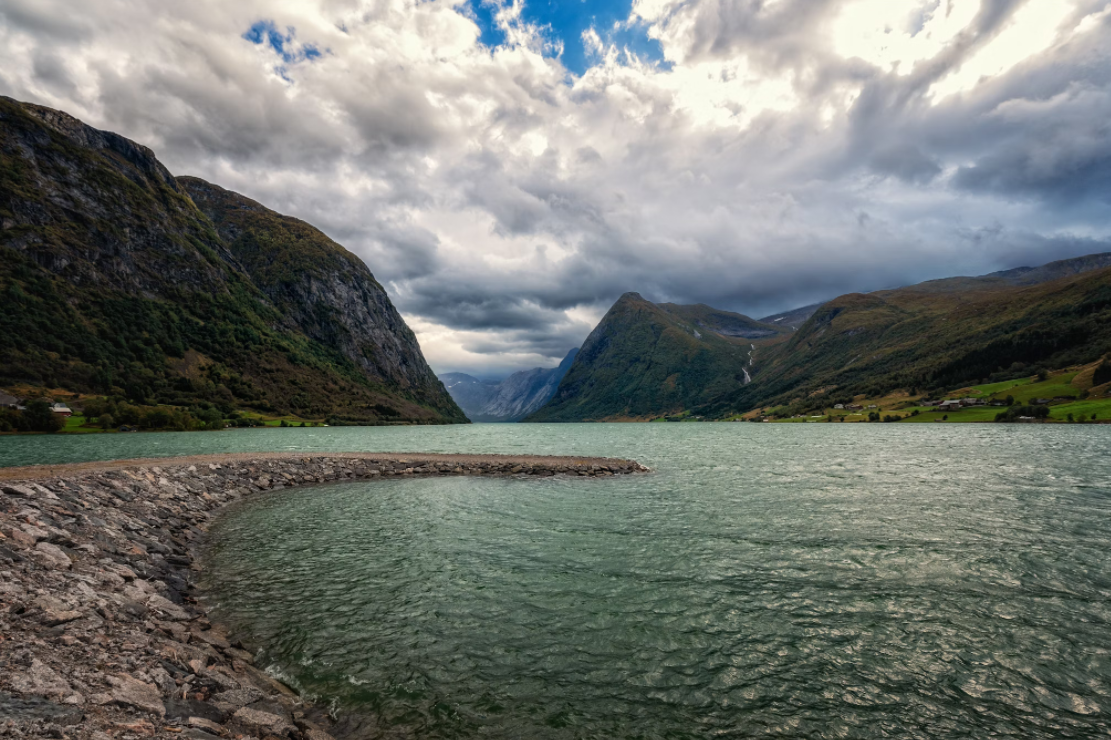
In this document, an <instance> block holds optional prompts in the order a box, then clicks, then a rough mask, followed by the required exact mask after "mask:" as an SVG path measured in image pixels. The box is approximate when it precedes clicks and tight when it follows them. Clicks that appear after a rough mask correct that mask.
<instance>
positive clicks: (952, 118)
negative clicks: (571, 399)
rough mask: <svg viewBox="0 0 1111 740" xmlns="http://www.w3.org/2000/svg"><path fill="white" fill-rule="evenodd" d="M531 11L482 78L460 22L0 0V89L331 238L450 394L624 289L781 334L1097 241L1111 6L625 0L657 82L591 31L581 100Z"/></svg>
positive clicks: (554, 337) (398, 8)
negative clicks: (658, 51) (275, 40)
mask: <svg viewBox="0 0 1111 740" xmlns="http://www.w3.org/2000/svg"><path fill="white" fill-rule="evenodd" d="M522 1H523V0H513V2H512V3H507V4H505V5H504V6H503V7H502V9H501V10H500V11H499V12H498V13H497V18H498V23H499V24H500V27H501V28H502V30H503V31H504V32H505V34H506V36H507V39H508V43H507V44H506V45H505V46H501V47H498V48H496V49H492V50H491V49H489V48H486V47H484V46H483V45H481V44H480V43H479V38H480V33H479V29H478V27H477V26H476V24H475V22H474V21H473V20H472V19H471V18H469V17H468V16H467V14H466V12H464V11H465V8H464V6H462V5H460V4H458V3H456V2H451V1H446V0H430V1H427V2H416V1H415V0H409V1H406V0H376V1H375V2H359V1H357V0H301V1H299V2H294V1H293V0H285V1H284V2H278V3H275V2H263V1H262V0H242V1H241V2H236V3H226V2H224V3H221V2H215V0H197V1H196V2H192V3H178V4H167V3H165V2H162V1H161V0H86V1H85V2H83V3H80V4H74V3H68V2H62V1H61V0H4V2H3V3H0V93H3V94H7V95H10V96H12V97H15V98H18V99H23V100H31V101H34V102H39V103H43V104H46V105H51V106H54V107H58V108H62V109H64V110H67V111H69V112H71V113H73V114H74V115H77V116H78V117H80V118H83V119H85V120H87V121H88V122H89V123H91V124H93V125H96V126H100V127H104V128H109V129H112V130H116V131H119V132H120V133H123V134H125V135H127V136H130V137H132V138H134V139H136V140H138V141H140V142H142V143H145V144H147V145H149V146H151V147H152V148H153V149H155V151H156V152H157V153H158V154H159V156H160V157H161V158H162V159H163V161H164V162H165V163H166V164H167V166H169V167H170V169H171V170H172V171H174V172H175V173H179V174H195V175H199V176H201V177H205V178H208V179H211V180H213V181H214V182H217V183H219V184H221V185H223V186H225V187H229V188H232V189H234V190H238V191H240V192H243V193H245V194H247V195H249V196H251V197H253V198H256V199H258V200H260V201H262V202H263V203H265V204H267V205H269V206H271V207H273V208H275V209H277V210H280V211H283V212H286V213H291V214H293V215H296V216H298V217H300V218H303V219H305V220H307V221H309V222H310V223H313V224H314V225H316V226H318V227H320V228H322V229H323V230H325V231H326V232H327V233H328V234H329V235H331V236H332V237H333V238H335V239H337V241H339V242H341V243H342V244H344V245H345V246H347V247H348V248H349V249H351V250H352V251H355V252H356V253H358V254H360V255H361V256H362V257H364V259H366V260H367V262H368V264H369V265H370V267H371V269H372V270H373V271H374V273H375V275H376V276H377V277H378V278H379V280H381V281H382V282H383V283H384V284H385V285H386V286H387V289H388V290H389V291H390V294H391V296H392V297H393V298H394V300H395V302H396V303H397V304H398V306H399V308H400V309H401V310H402V311H403V313H404V314H405V315H406V317H407V319H408V320H409V321H410V323H411V325H412V326H413V327H414V330H415V331H417V332H418V336H419V337H420V339H421V342H422V346H423V347H424V350H425V352H426V354H427V355H428V357H429V359H430V360H431V361H432V363H433V365H434V367H436V368H437V369H438V370H449V369H465V370H478V369H481V368H482V367H484V366H485V367H497V368H502V369H506V370H508V369H513V368H516V367H529V366H533V365H538V364H548V365H551V364H554V363H555V362H556V361H557V360H558V359H559V358H561V357H562V355H563V354H564V353H565V352H566V351H567V350H568V349H569V348H570V347H572V346H574V345H575V344H577V343H578V342H581V340H582V339H583V338H584V337H585V336H586V334H587V333H588V332H589V330H590V328H591V326H592V325H593V323H594V322H595V321H596V320H597V318H598V317H600V316H601V314H602V313H603V312H604V311H605V309H606V308H607V307H608V306H609V305H610V303H611V302H612V301H613V300H614V299H615V298H616V297H617V295H619V294H620V293H621V292H624V291H627V290H636V291H639V292H641V293H643V294H644V295H645V296H647V297H649V298H654V299H658V300H676V301H681V302H693V301H704V302H707V303H710V304H711V305H719V306H722V307H725V308H734V309H739V310H744V311H749V312H752V313H754V314H760V313H762V312H769V313H770V312H771V311H773V310H776V309H781V308H788V307H790V306H791V304H792V303H795V304H801V303H806V302H810V301H812V300H814V299H818V298H823V297H827V296H830V295H834V294H836V293H839V292H845V291H848V290H864V289H872V288H880V287H887V286H890V285H893V284H898V283H899V282H907V281H911V280H917V279H923V278H928V277H938V276H943V275H946V274H951V273H954V272H975V271H981V272H983V271H988V270H991V269H996V268H999V267H1007V266H1012V265H1013V264H1014V262H1015V261H1016V260H1018V261H1024V260H1032V259H1038V258H1043V257H1044V258H1046V259H1051V258H1055V257H1059V256H1066V255H1067V254H1073V253H1077V252H1080V251H1084V250H1085V249H1088V250H1089V251H1091V249H1090V248H1091V247H1092V245H1093V244H1096V245H1097V246H1098V244H1099V242H1098V240H1100V239H1106V238H1108V236H1109V232H1111V215H1109V209H1108V208H1107V203H1108V201H1109V200H1111V179H1109V178H1108V176H1106V175H1104V174H1103V173H1105V172H1107V171H1109V168H1108V166H1107V164H1106V163H1111V134H1109V133H1108V132H1107V131H1106V130H1105V127H1102V128H1101V125H1100V123H1099V122H1101V121H1105V120H1107V117H1108V115H1111V89H1109V88H1111V61H1109V57H1108V54H1109V52H1108V49H1109V48H1111V44H1108V40H1109V36H1111V32H1109V30H1108V28H1109V20H1108V3H1107V2H1096V1H1095V0H1070V1H1068V2H1066V0H1061V2H1045V1H1044V0H1023V1H1022V2H987V1H986V0H985V2H982V3H981V2H976V1H975V0H930V1H927V0H884V2H877V1H876V0H846V1H845V2H834V1H833V0H778V1H777V2H768V1H767V0H764V1H762V2H761V1H760V0H741V1H739V2H726V0H683V1H682V2H680V0H636V2H635V3H634V6H633V13H632V16H631V17H630V19H629V22H628V23H626V24H625V26H626V27H631V25H632V24H633V23H636V24H645V26H646V28H647V33H648V34H649V35H650V36H651V37H652V38H654V39H656V40H657V41H658V42H659V43H660V47H661V48H662V50H663V55H664V57H665V59H666V60H667V61H668V62H669V63H670V64H663V65H657V64H654V63H651V62H649V61H648V60H645V59H638V58H637V57H636V56H635V55H630V54H628V53H626V50H625V49H624V48H623V47H621V48H619V47H618V46H615V45H613V44H610V43H608V42H607V41H605V40H604V39H603V38H602V37H601V36H600V35H599V34H598V33H596V32H593V30H591V31H588V32H587V33H586V34H585V36H584V38H585V39H586V40H587V42H588V43H587V47H588V51H589V53H590V55H591V59H592V60H593V62H594V63H595V66H593V67H591V68H590V69H588V70H587V72H586V73H585V74H583V75H582V76H581V77H573V76H571V75H569V74H568V72H567V71H566V70H565V69H564V68H563V67H562V66H561V65H560V63H559V61H558V48H554V47H553V43H556V42H557V41H558V40H553V38H552V37H551V35H550V33H549V32H547V31H545V30H543V29H538V28H536V27H533V26H530V25H528V24H527V23H524V22H523V21H522V8H523V7H524V6H523V5H522V4H521V3H522ZM524 1H527V0H524ZM260 20H270V21H272V22H273V23H274V24H275V26H276V27H277V28H279V29H286V28H288V27H293V28H294V29H295V40H296V43H298V44H302V45H304V44H311V45H314V46H315V47H316V48H318V49H320V50H322V51H323V50H326V52H327V53H324V54H322V56H321V57H320V58H318V59H316V60H314V61H313V60H306V61H294V62H289V63H286V62H283V61H282V60H281V59H280V58H279V57H278V55H277V54H276V53H275V52H274V50H273V49H270V48H268V47H266V46H262V45H256V44H252V43H250V42H249V41H247V40H245V39H244V38H242V36H243V34H244V33H245V32H246V31H247V29H248V28H250V27H251V25H252V24H254V23H256V22H258V21H260ZM556 46H558V44H556ZM283 67H284V69H282V68H283ZM955 93H959V94H955ZM1065 193H1067V198H1066V199H1065V200H1062V194H1065ZM1077 235H1079V236H1083V237H1085V238H1087V239H1089V241H1083V240H1079V239H1077V238H1075V237H1076V236H1077ZM545 359H546V360H547V361H546V362H545V361H544V360H545Z"/></svg>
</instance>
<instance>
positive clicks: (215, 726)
mask: <svg viewBox="0 0 1111 740" xmlns="http://www.w3.org/2000/svg"><path fill="white" fill-rule="evenodd" d="M185 724H186V725H188V726H189V727H195V728H197V729H199V730H205V731H206V732H211V733H212V734H214V735H223V734H224V733H225V732H226V730H224V728H223V727H222V726H221V725H220V724H219V723H218V722H213V721H212V720H210V719H205V718H204V717H189V718H188V719H186V720H185Z"/></svg>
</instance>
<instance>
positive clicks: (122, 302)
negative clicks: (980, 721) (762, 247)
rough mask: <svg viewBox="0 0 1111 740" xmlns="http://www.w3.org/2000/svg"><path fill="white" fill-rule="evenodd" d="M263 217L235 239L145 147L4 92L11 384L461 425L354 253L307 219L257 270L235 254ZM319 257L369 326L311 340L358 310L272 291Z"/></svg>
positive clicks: (3, 365) (153, 400) (271, 235)
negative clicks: (329, 259) (328, 257)
mask: <svg viewBox="0 0 1111 740" xmlns="http://www.w3.org/2000/svg"><path fill="white" fill-rule="evenodd" d="M191 182H193V183H199V182H200V181H191ZM223 192H225V193H226V191H223ZM230 195H234V194H230ZM244 200H246V199H244ZM255 205H256V206H257V204H255ZM258 208H259V210H258V211H257V212H256V214H255V215H256V218H257V221H256V222H254V223H247V222H243V223H240V224H238V226H237V228H238V232H239V239H238V240H232V241H230V242H229V241H228V240H227V239H226V238H225V236H223V235H221V233H220V231H219V225H218V224H214V223H213V221H212V220H211V219H210V218H209V217H208V216H207V215H206V214H205V213H203V212H202V211H201V210H200V209H199V208H198V207H197V205H196V204H195V203H194V200H193V199H192V198H191V196H190V193H189V191H188V190H187V188H186V187H184V186H183V184H182V182H179V181H178V180H177V179H175V178H174V177H173V176H172V175H171V174H170V173H169V172H168V171H167V170H166V169H165V168H164V167H163V166H162V165H161V164H160V163H159V162H158V161H157V159H155V157H154V155H153V153H151V152H150V150H148V149H146V148H145V147H142V146H140V145H138V144H135V143H134V142H131V141H129V140H127V139H124V138H123V137H120V136H117V135H115V134H111V133H108V132H103V131H97V130H96V129H92V128H90V127H88V126H85V124H83V123H81V122H80V121H77V120H76V119H73V118H72V117H70V116H68V115H66V114H64V113H61V112H59V111H53V110H50V109H47V108H42V107H39V106H32V105H27V104H22V103H19V102H16V101H13V100H10V99H8V98H0V224H2V227H3V228H2V229H0V254H2V255H3V259H0V296H3V304H4V310H3V311H0V388H16V387H19V388H22V389H26V388H28V387H30V388H32V389H33V388H41V389H44V390H47V389H61V390H65V391H67V392H74V393H86V394H87V393H100V394H105V395H112V396H119V397H120V398H121V399H126V400H127V401H129V402H131V403H134V404H144V405H154V404H170V405H180V406H193V405H198V404H201V405H205V406H206V407H208V406H211V405H216V406H219V407H222V408H224V409H227V410H230V409H232V408H244V409H255V410H259V411H266V412H269V413H276V414H296V415H298V416H301V417H305V418H318V417H325V416H337V417H341V418H349V419H353V420H360V421H363V422H367V423H376V422H382V421H403V420H404V421H413V422H430V423H440V422H455V421H465V417H463V415H462V412H461V411H459V409H458V407H457V406H456V405H455V403H454V402H453V401H451V399H450V397H448V396H447V393H446V391H444V389H443V386H442V384H440V383H439V381H438V380H436V378H435V376H434V375H433V374H432V372H431V370H430V369H429V368H428V366H427V364H426V363H425V361H424V358H423V356H422V355H421V354H420V349H419V347H418V346H417V345H416V341H415V338H414V337H413V336H412V332H410V331H409V330H408V327H405V325H404V322H403V321H401V319H400V317H399V316H397V314H396V311H395V310H394V309H393V306H392V305H391V304H390V303H389V299H388V297H386V295H385V292H384V291H383V290H382V289H381V286H380V285H378V284H377V282H375V281H374V280H373V277H372V276H371V275H370V273H369V271H368V270H367V269H366V267H365V265H362V263H361V262H359V261H358V260H357V259H356V258H354V257H352V256H350V255H347V253H346V252H345V251H343V250H342V248H341V247H339V246H338V245H334V243H332V242H331V241H330V240H328V239H327V237H324V235H323V234H320V232H318V231H316V230H315V229H312V227H309V226H308V225H305V224H303V225H302V226H303V229H301V232H300V240H299V241H296V242H293V243H289V244H285V245H283V247H282V248H281V249H274V250H271V251H270V252H269V253H268V254H267V255H266V258H265V259H264V260H260V261H257V262H252V261H251V260H249V259H247V254H246V250H245V249H242V248H241V247H242V244H244V243H249V242H255V243H259V244H265V243H273V242H274V240H275V229H274V228H273V225H274V224H275V223H281V219H283V218H284V217H281V216H279V215H278V214H274V213H273V212H271V211H267V210H266V209H263V208H262V207H261V206H258ZM297 223H298V224H300V222H297ZM310 231H311V234H310V233H309V232H310ZM322 245H323V246H322ZM324 248H327V249H328V250H330V251H331V253H332V255H333V257H334V259H335V260H336V263H335V264H334V266H333V267H332V268H330V269H329V278H330V279H331V281H332V283H331V285H332V287H334V286H335V285H341V286H342V287H345V288H347V289H348V290H347V292H346V293H345V297H346V298H348V299H350V300H352V301H355V302H359V301H364V302H366V301H371V302H373V303H374V306H373V307H372V308H369V309H367V310H366V311H364V313H365V314H366V316H367V320H366V322H365V323H364V324H361V325H349V324H344V323H343V322H334V321H333V323H332V325H331V327H330V330H329V331H317V330H318V329H319V328H320V327H321V326H326V325H327V324H328V320H329V317H335V316H336V315H337V314H340V313H343V312H346V311H348V310H349V308H350V306H348V305H342V304H337V303H336V302H335V298H336V295H337V293H336V292H335V291H333V292H332V293H328V292H323V293H317V294H316V295H315V296H312V297H306V295H305V294H298V293H296V292H290V293H289V294H288V295H287V296H286V297H287V298H288V300H275V299H274V298H272V297H271V294H268V292H267V290H268V288H269V287H270V286H271V285H272V284H273V282H274V281H275V280H276V278H274V277H273V276H274V275H281V274H296V273H301V272H303V271H304V267H305V265H306V264H308V263H313V264H318V263H319V251H320V250H321V249H324ZM341 253H342V254H341ZM342 255H347V256H346V257H343V256H342ZM262 263H265V269H261V267H262ZM340 292H342V291H340ZM306 317H325V318H323V319H320V320H318V321H315V322H313V321H309V320H306ZM352 346H354V347H356V350H355V351H352V349H351V348H352ZM376 352H377V353H378V354H377V355H375V353H376ZM399 368H400V369H399Z"/></svg>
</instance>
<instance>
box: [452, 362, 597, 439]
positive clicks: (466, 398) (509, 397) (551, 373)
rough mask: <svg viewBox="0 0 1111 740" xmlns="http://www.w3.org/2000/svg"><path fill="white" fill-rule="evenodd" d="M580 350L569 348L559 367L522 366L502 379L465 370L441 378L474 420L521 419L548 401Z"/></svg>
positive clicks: (504, 420) (498, 420)
mask: <svg viewBox="0 0 1111 740" xmlns="http://www.w3.org/2000/svg"><path fill="white" fill-rule="evenodd" d="M577 353H578V350H577V349H573V350H571V351H570V352H568V353H567V356H566V357H564V358H563V361H562V362H560V363H559V365H558V366H557V367H553V368H542V367H535V368H532V369H531V370H521V371H519V372H516V373H513V374H512V375H510V376H509V377H508V378H506V379H505V380H503V381H501V382H500V383H491V382H484V381H481V380H478V379H477V378H474V377H471V376H470V375H467V374H466V373H445V374H444V375H441V376H440V379H441V380H442V381H443V382H444V385H445V387H447V390H448V393H450V394H451V397H452V398H454V399H455V402H456V403H458V404H459V406H460V408H462V409H463V411H464V412H465V413H466V414H467V418H468V419H470V420H471V421H477V422H506V421H520V420H521V419H523V418H525V417H526V416H528V415H529V414H531V413H532V412H534V411H536V410H537V409H539V408H540V407H541V406H543V405H544V404H546V403H547V402H548V399H550V398H551V397H552V395H553V394H554V393H555V391H556V388H558V387H559V383H560V381H561V380H563V376H564V375H566V374H567V371H568V370H569V369H570V368H571V364H572V362H573V361H574V359H575V355H576V354H577Z"/></svg>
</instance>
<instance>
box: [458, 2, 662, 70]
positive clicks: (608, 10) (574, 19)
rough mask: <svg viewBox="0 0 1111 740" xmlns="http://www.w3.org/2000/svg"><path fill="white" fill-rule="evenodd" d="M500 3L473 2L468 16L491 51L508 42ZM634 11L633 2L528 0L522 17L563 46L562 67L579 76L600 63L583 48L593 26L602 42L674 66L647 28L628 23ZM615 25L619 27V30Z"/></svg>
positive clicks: (652, 60) (645, 59)
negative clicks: (500, 21)
mask: <svg viewBox="0 0 1111 740" xmlns="http://www.w3.org/2000/svg"><path fill="white" fill-rule="evenodd" d="M500 1H501V0H470V2H469V3H468V6H467V14H468V15H469V16H470V17H471V18H472V19H473V20H474V21H475V22H476V23H477V24H478V27H479V29H480V31H481V35H480V37H479V40H480V41H481V42H482V43H483V44H485V45H486V46H488V47H490V48H494V47H497V46H500V45H501V44H503V43H505V34H504V33H503V32H502V31H501V29H499V28H498V27H497V23H496V22H495V21H494V14H495V13H496V11H497V8H498V6H499V4H500ZM631 10H632V0H526V2H525V7H524V10H523V11H522V13H521V18H522V19H523V20H524V21H525V22H526V23H529V24H532V25H535V26H538V27H540V28H543V29H544V33H545V35H546V37H547V40H548V41H550V42H553V43H555V44H558V43H562V44H563V54H562V57H561V60H562V62H563V66H564V67H566V68H567V69H568V70H569V71H571V72H573V73H575V74H576V75H582V74H583V72H585V71H586V70H587V69H588V68H590V67H591V66H593V65H594V64H595V63H596V62H597V60H596V59H593V58H591V56H590V55H588V54H587V51H586V49H585V48H584V46H583V40H582V34H583V31H585V30H587V29H588V28H590V27H593V28H594V30H595V31H597V32H598V35H599V36H600V37H601V39H602V41H603V42H606V43H616V44H617V45H618V46H619V47H621V48H627V49H628V50H629V51H630V52H631V53H633V54H636V55H637V56H638V57H640V58H641V59H642V60H644V61H650V62H656V63H659V64H660V65H661V66H662V67H664V68H665V69H669V68H670V66H671V65H670V64H667V63H665V62H664V59H663V50H662V49H661V48H660V44H659V42H658V41H656V40H655V39H650V38H648V28H647V26H646V25H644V24H633V25H631V26H629V25H627V24H626V23H625V21H626V20H627V19H628V18H629V13H630V11H631ZM615 23H616V24H620V27H619V28H618V29H616V30H615V29H614V24H615ZM553 53H554V52H553Z"/></svg>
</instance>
